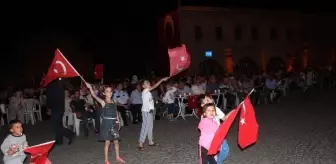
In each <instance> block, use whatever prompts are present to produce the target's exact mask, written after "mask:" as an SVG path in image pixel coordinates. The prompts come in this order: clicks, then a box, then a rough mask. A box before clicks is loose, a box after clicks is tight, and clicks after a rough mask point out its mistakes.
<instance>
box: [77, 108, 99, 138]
mask: <svg viewBox="0 0 336 164" xmlns="http://www.w3.org/2000/svg"><path fill="white" fill-rule="evenodd" d="M73 115H74V120H75V126H74V129H73V132H75V133H76V135H77V136H79V134H80V123H81V121H82V120H81V119H78V118H77V116H76V113H73ZM90 121H91V122H92V125H93V128H95V127H96V126H95V120H94V119H93V118H88V122H90Z"/></svg>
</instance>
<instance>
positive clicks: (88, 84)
mask: <svg viewBox="0 0 336 164" xmlns="http://www.w3.org/2000/svg"><path fill="white" fill-rule="evenodd" d="M85 85H86V87H87V88H88V89H90V90H92V85H91V84H90V83H87V82H85Z"/></svg>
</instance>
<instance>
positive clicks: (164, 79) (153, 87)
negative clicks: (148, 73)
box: [149, 77, 170, 91]
mask: <svg viewBox="0 0 336 164" xmlns="http://www.w3.org/2000/svg"><path fill="white" fill-rule="evenodd" d="M169 78H170V77H165V78H162V79H161V80H160V81H158V82H157V83H156V84H154V85H153V86H151V87H150V88H149V91H151V90H153V89H155V88H156V87H158V86H159V85H160V84H161V83H162V82H164V81H167V80H168V79H169Z"/></svg>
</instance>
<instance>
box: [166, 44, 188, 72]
mask: <svg viewBox="0 0 336 164" xmlns="http://www.w3.org/2000/svg"><path fill="white" fill-rule="evenodd" d="M168 55H169V60H170V76H174V75H176V74H178V73H180V72H182V71H183V70H185V69H187V68H189V66H190V55H189V53H188V51H187V48H186V46H185V45H184V44H182V46H181V47H176V48H173V49H168Z"/></svg>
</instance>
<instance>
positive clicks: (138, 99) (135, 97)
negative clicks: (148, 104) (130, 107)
mask: <svg viewBox="0 0 336 164" xmlns="http://www.w3.org/2000/svg"><path fill="white" fill-rule="evenodd" d="M131 103H132V104H142V95H141V92H140V91H138V90H137V89H134V90H133V91H132V93H131Z"/></svg>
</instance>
